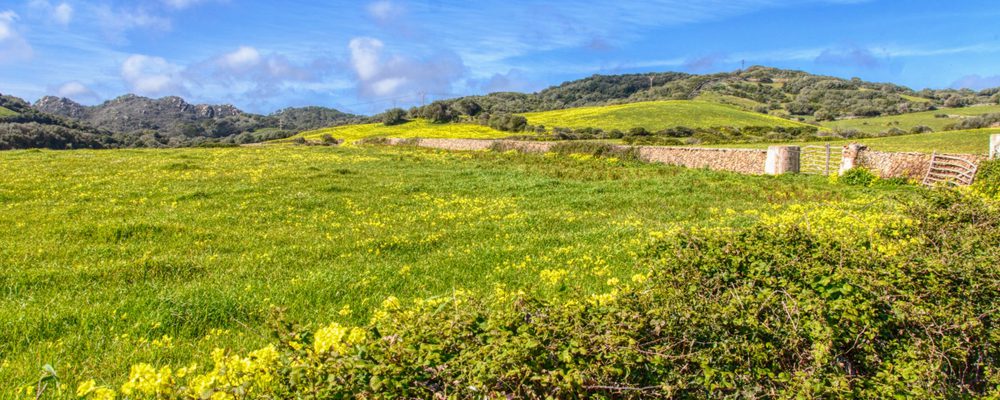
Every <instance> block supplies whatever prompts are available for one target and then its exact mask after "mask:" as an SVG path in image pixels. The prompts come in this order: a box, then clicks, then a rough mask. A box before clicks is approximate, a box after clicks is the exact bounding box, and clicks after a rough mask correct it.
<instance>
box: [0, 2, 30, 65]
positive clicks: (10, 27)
mask: <svg viewBox="0 0 1000 400" xmlns="http://www.w3.org/2000/svg"><path fill="white" fill-rule="evenodd" d="M18 19H19V17H18V15H17V13H15V12H13V11H10V10H7V11H2V12H0V63H5V62H13V61H19V60H27V59H30V58H31V57H32V56H33V55H34V51H33V50H32V48H31V45H29V44H28V41H26V40H24V37H22V36H21V34H20V33H19V32H18V31H17V29H16V26H15V24H16V23H17V21H18Z"/></svg>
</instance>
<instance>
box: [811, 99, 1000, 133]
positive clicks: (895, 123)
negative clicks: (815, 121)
mask: <svg viewBox="0 0 1000 400" xmlns="http://www.w3.org/2000/svg"><path fill="white" fill-rule="evenodd" d="M991 113H1000V105H988V106H973V107H964V108H942V109H939V110H934V111H923V112H917V113H909V114H902V115H890V116H885V117H875V118H857V119H843V120H839V121H829V122H823V123H821V125H823V126H824V127H826V128H830V129H834V128H840V129H857V130H859V131H862V132H868V133H878V132H882V131H885V130H888V129H891V128H899V129H902V130H904V131H909V130H910V129H911V128H913V127H915V126H920V125H925V126H929V127H931V128H933V129H934V130H935V131H941V130H944V127H945V126H947V125H949V124H953V123H955V122H958V121H959V120H960V118H961V117H963V116H964V117H968V116H977V115H983V114H991ZM938 114H944V115H949V116H950V117H949V118H936V117H934V116H935V115H938Z"/></svg>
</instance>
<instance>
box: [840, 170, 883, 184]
mask: <svg viewBox="0 0 1000 400" xmlns="http://www.w3.org/2000/svg"><path fill="white" fill-rule="evenodd" d="M876 181H878V176H876V175H875V174H874V173H872V172H871V171H869V170H868V169H865V168H860V167H856V168H851V169H849V170H847V171H845V172H844V173H843V174H841V175H840V177H838V178H837V182H839V183H843V184H845V185H850V186H872V185H874V184H875V182H876Z"/></svg>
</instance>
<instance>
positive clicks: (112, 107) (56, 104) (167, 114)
mask: <svg viewBox="0 0 1000 400" xmlns="http://www.w3.org/2000/svg"><path fill="white" fill-rule="evenodd" d="M34 108H35V109H37V110H39V111H42V112H46V113H50V114H54V115H59V116H63V117H69V118H73V119H78V120H81V121H85V122H88V123H90V124H92V125H94V126H98V127H101V128H104V129H108V130H111V131H114V132H135V131H141V130H162V129H172V128H174V127H177V126H179V125H181V124H189V123H199V122H202V121H206V120H217V119H222V118H228V117H239V116H242V115H244V113H243V111H240V110H239V109H238V108H236V107H234V106H232V105H228V104H226V105H207V104H198V105H194V104H190V103H188V102H186V101H184V99H182V98H180V97H176V96H170V97H164V98H161V99H150V98H147V97H142V96H136V95H134V94H127V95H124V96H120V97H117V98H115V99H112V100H108V101H106V102H104V103H102V104H99V105H96V106H83V105H81V104H79V103H77V102H74V101H73V100H70V99H66V98H58V97H52V96H47V97H43V98H42V99H40V100H38V101H37V102H36V103H35V105H34Z"/></svg>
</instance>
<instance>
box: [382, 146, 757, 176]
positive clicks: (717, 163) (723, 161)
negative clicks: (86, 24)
mask: <svg viewBox="0 0 1000 400" xmlns="http://www.w3.org/2000/svg"><path fill="white" fill-rule="evenodd" d="M387 143H388V144H391V145H401V144H408V145H414V146H420V147H429V148H434V149H442V150H486V149H490V148H493V147H494V146H497V147H498V148H499V149H501V150H505V149H509V150H519V151H523V152H527V153H545V152H547V151H549V150H551V149H552V146H554V145H556V142H541V141H518V140H481V139H398V138H390V139H388V142H387ZM621 147H629V146H621ZM635 148H636V149H638V151H639V157H640V158H642V159H643V160H644V161H648V162H657V163H663V164H670V165H679V166H684V167H690V168H708V169H712V170H718V171H732V172H740V173H744V174H763V173H764V163H765V161H766V159H767V151H765V150H747V149H708V148H692V147H663V146H635Z"/></svg>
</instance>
